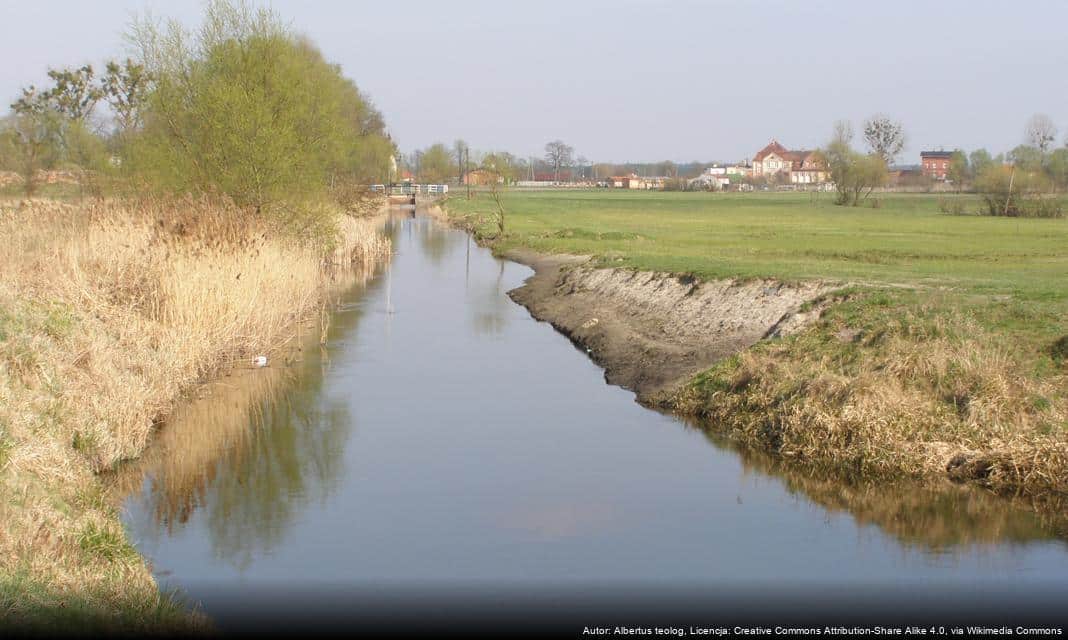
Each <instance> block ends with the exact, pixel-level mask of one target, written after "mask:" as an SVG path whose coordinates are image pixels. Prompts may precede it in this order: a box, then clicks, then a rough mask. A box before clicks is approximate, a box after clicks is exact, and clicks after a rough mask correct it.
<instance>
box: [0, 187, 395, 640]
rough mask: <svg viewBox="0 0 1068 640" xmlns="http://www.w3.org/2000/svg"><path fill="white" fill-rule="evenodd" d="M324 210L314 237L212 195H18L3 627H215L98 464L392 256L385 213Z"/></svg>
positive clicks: (2, 300)
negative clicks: (176, 601) (161, 560)
mask: <svg viewBox="0 0 1068 640" xmlns="http://www.w3.org/2000/svg"><path fill="white" fill-rule="evenodd" d="M380 206H381V203H368V204H365V205H364V209H365V210H376V209H377V208H378V207H380ZM323 218H324V219H328V221H329V227H328V233H323V232H322V229H323V227H320V228H319V229H317V230H316V235H315V237H314V238H309V237H301V236H300V235H299V234H294V233H292V230H291V229H289V228H284V225H283V224H282V223H280V222H270V221H267V220H264V219H263V218H261V217H258V216H256V215H254V214H252V213H251V212H248V211H245V210H242V209H239V208H237V207H235V206H233V205H230V204H227V203H222V202H219V201H217V200H211V199H206V198H203V199H193V198H187V199H182V200H121V201H96V202H86V203H60V202H54V201H42V200H38V201H22V202H8V203H0V492H2V493H3V494H4V496H3V499H0V523H2V525H0V567H2V570H0V619H5V620H9V621H10V620H18V619H27V620H31V621H32V620H34V619H40V620H44V619H52V620H55V619H62V616H60V618H56V616H55V612H56V610H57V609H62V610H66V611H68V612H69V613H70V614H71V615H72V616H73V618H74V619H76V620H81V619H89V620H92V621H93V622H94V624H95V625H96V626H97V627H100V628H103V629H108V628H111V627H112V626H116V627H117V628H122V629H136V628H146V629H147V628H158V627H159V626H160V623H161V621H163V620H170V621H172V622H173V623H174V624H176V625H179V626H181V625H186V624H194V625H196V624H199V623H198V622H196V620H195V619H193V618H189V617H188V616H185V615H184V614H180V613H179V612H178V609H177V607H175V606H173V604H170V603H169V601H167V599H166V598H163V597H162V596H160V594H159V593H158V591H157V589H156V586H155V584H154V581H153V580H152V578H151V575H150V573H149V572H148V570H147V568H146V566H145V563H144V561H143V559H141V558H140V556H139V555H137V554H136V552H134V551H133V549H132V548H131V547H130V545H129V544H128V542H127V541H126V538H125V535H124V533H123V531H122V528H121V525H120V523H119V521H118V518H117V514H116V512H115V509H114V507H113V506H112V505H111V504H110V503H109V502H108V501H107V500H106V499H105V496H104V491H103V489H102V485H101V483H100V481H99V478H98V474H99V473H100V472H102V471H105V470H109V469H113V468H115V467H116V466H117V465H118V464H120V463H121V462H122V461H124V460H129V459H133V458H136V457H137V456H139V455H140V454H141V452H142V451H143V450H144V449H145V446H146V444H147V443H148V441H149V438H150V436H151V435H152V433H153V430H154V427H155V426H156V425H157V424H159V422H160V421H161V420H162V419H163V418H164V417H165V416H167V415H168V414H169V413H170V412H171V411H172V410H173V409H174V407H175V406H176V403H177V402H179V401H180V399H181V398H182V397H183V396H184V395H186V394H187V393H188V392H189V391H190V390H191V389H193V388H194V387H195V386H196V385H198V384H199V383H201V382H204V381H206V380H208V379H210V378H212V377H214V376H216V375H218V374H219V373H220V372H221V371H222V370H224V369H226V368H230V367H235V366H248V364H249V362H250V361H251V359H252V358H253V357H255V356H258V355H267V356H268V357H271V356H272V355H273V354H275V353H278V352H279V351H280V350H281V349H284V348H285V345H286V344H287V343H288V342H289V341H290V340H291V339H292V337H293V336H294V334H295V331H296V330H297V327H298V326H299V324H300V323H301V322H302V321H306V320H308V319H309V318H315V319H318V318H321V317H323V314H324V309H325V307H326V305H328V304H329V300H330V299H331V296H332V295H333V294H334V293H336V291H337V290H338V289H339V287H343V286H345V283H346V282H348V280H346V278H344V277H341V276H340V275H339V274H342V273H344V272H346V271H349V270H351V269H352V268H353V265H356V266H357V267H367V266H370V265H372V264H373V263H375V262H376V261H378V260H381V259H383V258H385V257H386V256H388V253H389V250H390V247H389V242H388V240H387V239H384V238H383V237H382V236H380V235H379V234H378V233H377V232H376V229H375V224H374V222H373V221H371V220H368V219H366V218H362V219H361V218H356V217H353V216H350V215H344V214H341V213H340V212H337V213H330V214H329V217H328V218H327V216H326V214H324V215H323ZM46 611H47V612H48V615H47V616H46V615H43V612H46Z"/></svg>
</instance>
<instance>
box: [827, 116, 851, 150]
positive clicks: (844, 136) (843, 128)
mask: <svg viewBox="0 0 1068 640" xmlns="http://www.w3.org/2000/svg"><path fill="white" fill-rule="evenodd" d="M831 142H832V143H841V144H844V145H850V144H852V142H853V124H852V123H851V122H849V120H838V121H837V122H835V123H834V130H833V132H832V133H831Z"/></svg>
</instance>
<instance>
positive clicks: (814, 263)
mask: <svg viewBox="0 0 1068 640" xmlns="http://www.w3.org/2000/svg"><path fill="white" fill-rule="evenodd" d="M815 196H816V194H812V193H788V194H778V193H772V194H763V193H760V194H745V193H739V194H708V193H660V192H627V191H620V190H611V191H601V190H598V191H563V190H558V191H544V192H518V191H517V192H511V193H508V194H507V196H506V199H505V206H506V210H507V216H508V217H507V225H508V235H509V237H508V238H507V239H506V240H505V242H504V244H505V245H509V244H517V243H518V244H523V245H526V246H529V247H532V248H534V249H537V250H539V251H545V252H554V253H559V252H566V253H578V254H586V255H594V256H599V257H601V258H603V259H605V260H606V261H612V262H616V261H618V263H619V264H622V265H624V266H629V267H634V268H637V269H643V270H657V271H670V272H678V273H684V272H689V273H694V274H695V275H699V276H702V277H706V278H720V277H736V276H742V277H747V276H772V277H777V278H782V279H803V278H825V279H826V278H829V279H840V280H850V281H858V280H859V281H874V282H882V283H908V284H924V285H936V286H950V287H958V288H966V289H968V290H971V291H977V292H990V293H1007V294H1014V295H1017V294H1018V295H1022V296H1028V297H1039V298H1045V297H1050V296H1052V297H1059V298H1062V299H1063V298H1065V297H1068V220H1065V219H1059V220H1058V219H1054V220H1021V219H1010V218H993V217H987V216H959V215H958V216H954V215H947V214H943V213H941V212H940V210H939V196H934V195H889V196H886V197H884V198H882V207H881V208H879V209H873V208H870V207H868V208H855V207H839V206H835V205H834V204H833V203H832V195H831V194H827V193H822V194H818V199H817V198H816V197H815ZM945 197H947V198H956V197H958V196H953V195H949V196H945ZM961 198H963V199H965V200H966V201H969V203H970V201H971V198H970V197H969V196H961ZM969 208H970V209H973V210H974V209H977V208H978V202H977V201H976V202H975V203H974V204H971V203H970V204H969ZM449 209H450V211H452V212H454V213H457V214H459V215H465V214H468V213H473V212H479V211H482V212H487V213H488V212H489V211H490V210H491V208H490V202H489V200H488V198H486V197H485V196H483V197H482V198H481V199H475V200H474V201H470V202H469V201H466V200H464V199H463V197H462V196H453V197H452V198H450V199H449Z"/></svg>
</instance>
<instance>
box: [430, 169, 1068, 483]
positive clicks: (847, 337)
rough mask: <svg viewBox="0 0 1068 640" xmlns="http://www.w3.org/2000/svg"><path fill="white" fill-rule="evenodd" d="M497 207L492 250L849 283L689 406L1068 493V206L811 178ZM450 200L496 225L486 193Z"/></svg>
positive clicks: (787, 437)
mask: <svg viewBox="0 0 1068 640" xmlns="http://www.w3.org/2000/svg"><path fill="white" fill-rule="evenodd" d="M943 197H946V196H943ZM948 197H950V198H952V197H958V196H948ZM959 197H960V198H962V199H963V200H964V201H965V209H975V208H976V207H977V206H978V205H977V203H975V204H974V205H973V203H972V202H971V201H970V200H969V199H968V196H959ZM504 204H505V210H506V214H507V234H506V236H504V237H502V238H496V239H495V240H494V243H495V246H496V247H497V248H498V249H499V250H504V251H517V250H520V249H521V248H526V249H532V250H534V251H537V252H543V253H561V254H584V255H589V256H592V257H593V259H594V264H596V265H599V266H605V267H607V266H612V267H624V268H632V269H636V270H642V271H660V272H670V273H675V274H692V275H695V276H697V277H699V278H701V279H704V280H720V279H740V280H742V281H744V280H746V279H757V278H768V279H775V280H779V281H785V282H797V281H807V280H819V281H821V282H823V283H838V290H836V291H833V292H831V293H828V294H827V296H828V300H831V301H833V302H834V303H835V304H830V305H823V304H821V303H820V302H826V301H827V300H824V301H817V305H818V306H820V307H823V306H826V309H825V310H824V311H822V313H821V314H820V318H819V319H818V320H817V321H816V322H815V323H814V324H813V325H811V326H810V327H809V328H807V329H806V330H804V331H801V332H799V333H798V334H796V335H792V336H789V337H783V338H777V339H772V340H765V341H761V342H759V343H757V344H756V345H754V346H753V347H751V348H749V349H746V350H744V351H743V352H741V353H739V354H738V355H736V356H735V357H732V358H728V359H726V360H724V361H722V362H720V363H719V364H717V365H716V366H714V367H713V368H711V369H710V370H708V371H706V372H704V373H702V374H700V375H698V376H697V377H696V378H694V379H693V380H692V381H691V382H690V383H689V384H686V385H684V386H683V388H681V389H679V390H678V393H677V396H676V407H677V409H678V410H679V411H681V412H684V413H691V414H698V415H701V416H704V417H706V418H708V419H710V420H711V421H712V422H713V423H714V424H716V425H717V426H718V427H719V428H722V429H723V430H724V431H727V432H730V433H732V434H733V435H735V436H736V437H738V438H739V439H741V440H744V441H746V442H749V443H750V444H753V445H756V446H759V447H761V448H765V449H768V450H771V451H775V452H777V453H780V454H782V455H783V456H785V457H789V458H791V459H794V460H796V461H798V462H800V463H802V464H812V465H819V466H824V467H827V466H829V467H833V468H836V469H839V470H841V471H845V472H848V473H860V474H864V475H877V474H878V475H909V476H927V475H944V474H948V475H949V476H951V477H953V478H957V479H961V480H976V481H979V482H981V483H984V484H987V485H989V486H993V487H998V488H1002V489H1006V490H1029V491H1035V492H1048V491H1053V492H1065V491H1068V221H1065V220H1031V219H1007V218H990V217H981V216H962V215H946V214H944V213H942V212H941V207H940V203H939V197H938V196H928V195H890V196H886V197H885V198H883V199H882V206H881V207H880V208H877V209H875V208H848V207H836V206H833V205H832V204H831V202H830V198H829V197H828V196H827V195H826V194H823V195H821V196H819V197H818V198H817V197H816V195H815V194H805V193H801V194H797V193H790V194H760V193H757V194H705V193H692V194H691V193H632V192H622V191H586V192H582V191H563V190H560V191H544V192H521V191H512V192H508V193H506V195H505V197H504ZM447 209H448V212H449V214H450V215H451V216H452V217H453V218H454V219H457V220H462V221H464V222H466V223H467V224H469V225H471V226H472V227H474V228H475V230H476V232H478V233H480V234H482V235H483V237H486V238H488V237H491V236H492V235H493V234H494V229H495V227H494V225H493V224H492V222H491V221H492V211H493V203H492V201H490V199H489V198H488V197H486V196H481V197H478V198H475V199H473V200H466V199H464V198H463V197H462V196H453V197H452V198H450V199H449V201H448V203H447Z"/></svg>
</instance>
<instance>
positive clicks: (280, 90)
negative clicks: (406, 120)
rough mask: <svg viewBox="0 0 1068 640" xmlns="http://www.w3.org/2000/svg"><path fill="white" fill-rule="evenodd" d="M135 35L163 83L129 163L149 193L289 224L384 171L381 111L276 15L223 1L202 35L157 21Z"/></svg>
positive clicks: (152, 96) (389, 149) (152, 97)
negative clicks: (211, 199) (209, 198)
mask: <svg viewBox="0 0 1068 640" xmlns="http://www.w3.org/2000/svg"><path fill="white" fill-rule="evenodd" d="M132 37H133V39H134V40H135V41H137V42H138V43H139V44H140V46H141V49H142V58H143V62H144V65H145V67H146V68H147V69H148V72H149V74H150V75H151V77H153V78H154V79H155V83H154V86H153V88H152V90H151V92H150V93H149V95H148V96H147V100H146V105H145V110H144V114H143V121H144V128H143V131H142V132H141V133H140V134H139V135H136V136H134V137H133V139H132V140H131V148H130V154H129V156H130V163H129V164H130V168H131V170H132V171H133V172H134V173H135V174H136V175H138V176H140V177H142V178H144V181H145V182H147V183H148V184H150V185H154V186H156V187H158V188H160V189H162V190H164V191H172V192H200V193H221V194H225V195H226V196H228V197H229V198H231V199H232V200H233V201H234V202H236V203H237V204H239V205H242V206H248V207H250V208H253V209H255V210H256V211H257V212H261V213H265V214H270V215H278V216H281V217H283V218H285V219H287V220H290V221H292V220H293V219H295V218H299V217H300V216H299V215H298V214H306V215H317V213H316V211H317V209H319V208H318V207H317V206H316V203H319V202H322V201H324V200H327V199H331V196H332V195H333V194H335V193H337V194H346V190H345V189H339V188H338V184H339V183H344V182H355V181H368V180H370V179H371V178H374V177H381V176H382V175H383V172H384V171H385V170H386V168H387V166H388V163H389V158H390V156H391V155H392V154H393V152H394V147H393V144H392V142H391V141H390V140H389V139H388V137H387V136H386V135H385V130H384V123H383V121H382V116H381V114H380V113H379V112H378V111H377V110H376V109H375V108H374V107H373V106H372V105H371V104H370V102H369V101H368V100H367V99H366V98H365V97H364V96H363V95H362V94H361V93H360V91H359V90H358V89H357V87H356V86H355V85H354V84H353V83H352V82H351V81H350V80H348V79H346V78H344V77H343V76H342V75H341V73H340V69H339V67H337V66H336V65H332V64H329V63H328V62H326V60H324V59H323V57H322V54H321V53H320V52H319V51H318V50H317V49H316V48H315V47H314V46H313V45H312V44H311V43H309V42H308V41H306V40H304V39H301V38H298V37H295V36H293V35H291V34H290V33H288V32H287V31H286V29H285V28H284V27H282V26H281V25H280V24H279V22H278V20H277V19H276V18H275V17H274V16H273V15H272V14H270V13H268V12H265V11H259V12H253V11H251V10H250V9H248V8H247V7H245V6H244V5H239V6H233V5H229V4H226V3H223V2H216V3H212V4H209V6H208V14H207V19H206V21H205V25H204V27H203V28H202V29H201V31H200V32H199V34H198V35H197V36H196V37H195V38H189V37H188V36H186V35H185V34H184V33H183V32H181V31H174V32H170V33H161V32H160V30H159V28H158V27H157V26H156V25H154V24H141V25H138V26H137V27H135V30H134V34H133V36H132ZM345 197H347V196H345ZM298 226H299V225H298Z"/></svg>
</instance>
